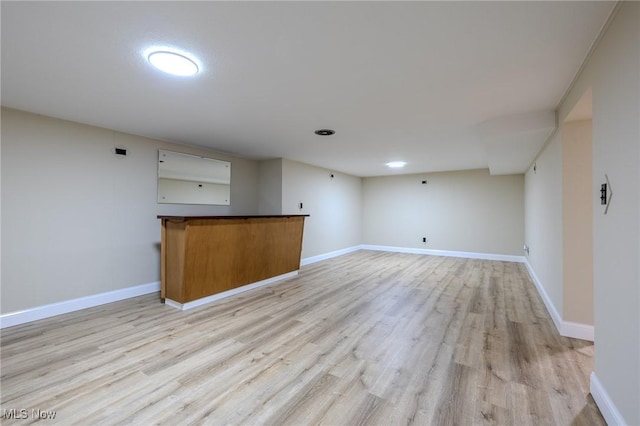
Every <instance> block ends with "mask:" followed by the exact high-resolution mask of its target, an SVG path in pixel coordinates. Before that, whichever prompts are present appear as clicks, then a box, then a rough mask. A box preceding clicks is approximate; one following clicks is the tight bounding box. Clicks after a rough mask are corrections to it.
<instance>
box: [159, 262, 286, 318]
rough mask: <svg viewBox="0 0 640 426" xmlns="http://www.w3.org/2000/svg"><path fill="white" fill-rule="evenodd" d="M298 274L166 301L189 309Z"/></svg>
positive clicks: (181, 308) (171, 304) (184, 309)
mask: <svg viewBox="0 0 640 426" xmlns="http://www.w3.org/2000/svg"><path fill="white" fill-rule="evenodd" d="M296 275H298V271H293V272H287V273H286V274H282V275H278V276H277V277H272V278H267V279H266V280H262V281H258V282H255V283H251V284H247V285H243V286H242V287H238V288H234V289H231V290H227V291H224V292H222V293H217V294H214V295H211V296H207V297H203V298H201V299H197V300H194V301H192V302H187V303H179V302H176V301H175V300H171V299H169V298H165V299H164V303H165V304H167V305H168V306H171V307H173V308H176V309H180V310H181V311H186V310H187V309H192V308H195V307H197V306H202V305H206V304H207V303H211V302H214V301H216V300H220V299H224V298H225V297H229V296H233V295H234V294H238V293H242V292H245V291H247V290H253V289H254V288H258V287H262V286H265V285H267V284H272V283H274V282H276V281H281V280H286V279H287V278H292V277H295V276H296Z"/></svg>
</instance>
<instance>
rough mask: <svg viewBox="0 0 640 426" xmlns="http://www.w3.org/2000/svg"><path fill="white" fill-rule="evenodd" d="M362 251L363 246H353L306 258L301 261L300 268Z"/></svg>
mask: <svg viewBox="0 0 640 426" xmlns="http://www.w3.org/2000/svg"><path fill="white" fill-rule="evenodd" d="M361 249H362V246H353V247H347V248H345V249H341V250H336V251H331V252H329V253H324V254H319V255H317V256H311V257H305V258H304V259H301V260H300V266H305V265H310V264H312V263H316V262H320V261H322V260H327V259H331V258H332V257H338V256H342V255H343V254H347V253H352V252H354V251H358V250H361Z"/></svg>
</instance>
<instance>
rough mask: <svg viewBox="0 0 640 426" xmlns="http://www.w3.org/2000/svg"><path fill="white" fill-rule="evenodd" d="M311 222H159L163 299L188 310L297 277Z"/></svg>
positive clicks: (284, 218)
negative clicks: (272, 281)
mask: <svg viewBox="0 0 640 426" xmlns="http://www.w3.org/2000/svg"><path fill="white" fill-rule="evenodd" d="M307 216H308V215H286V216H285V215H282V216H158V219H161V220H162V247H161V280H162V287H161V288H162V290H161V297H162V299H163V300H165V302H166V303H167V304H171V305H172V306H176V307H178V308H181V309H187V308H188V307H192V306H194V305H195V304H194V303H193V302H194V301H202V302H203V303H205V302H207V301H209V300H214V299H215V298H212V297H211V296H214V295H217V294H220V293H224V292H229V291H230V290H234V289H238V288H239V287H242V286H246V285H247V284H259V283H261V282H264V281H265V280H269V279H273V278H277V277H281V276H283V275H285V274H288V273H292V272H296V271H297V270H298V269H299V268H300V255H301V251H302V232H303V228H304V218H305V217H307ZM197 304H201V303H197ZM189 305H191V306H189Z"/></svg>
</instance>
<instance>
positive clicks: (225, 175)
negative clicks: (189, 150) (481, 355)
mask: <svg viewBox="0 0 640 426" xmlns="http://www.w3.org/2000/svg"><path fill="white" fill-rule="evenodd" d="M158 203H170V204H213V205H223V206H228V205H230V204H231V163H230V162H228V161H222V160H216V159H214V158H207V157H199V156H197V155H190V154H183V153H180V152H173V151H165V150H158Z"/></svg>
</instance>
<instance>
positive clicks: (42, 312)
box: [0, 281, 160, 329]
mask: <svg viewBox="0 0 640 426" xmlns="http://www.w3.org/2000/svg"><path fill="white" fill-rule="evenodd" d="M158 291H160V282H158V281H156V282H152V283H149V284H142V285H138V286H135V287H127V288H123V289H120V290H114V291H108V292H106V293H99V294H94V295H91V296H85V297H79V298H77V299H71V300H65V301H64V302H58V303H52V304H50V305H43V306H36V307H35V308H29V309H25V310H23V311H17V312H10V313H8V314H2V315H0V329H2V328H6V327H12V326H14V325H19V324H25V323H27V322H31V321H37V320H40V319H44V318H49V317H54V316H56V315H61V314H66V313H69V312H74V311H79V310H81V309H86V308H92V307H94V306H99V305H104V304H105V303H111V302H117V301H118V300H123V299H129V298H131V297H137V296H142V295H144V294H149V293H155V292H158Z"/></svg>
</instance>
